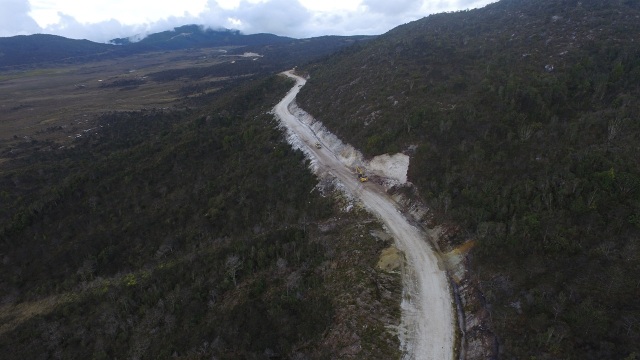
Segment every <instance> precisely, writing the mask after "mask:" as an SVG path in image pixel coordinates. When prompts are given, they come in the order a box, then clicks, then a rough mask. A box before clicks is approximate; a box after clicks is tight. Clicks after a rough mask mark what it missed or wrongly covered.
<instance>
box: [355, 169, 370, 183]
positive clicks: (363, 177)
mask: <svg viewBox="0 0 640 360" xmlns="http://www.w3.org/2000/svg"><path fill="white" fill-rule="evenodd" d="M356 173H357V174H358V180H360V182H367V181H369V178H368V177H367V175H366V174H365V173H364V169H363V168H361V167H360V166H356Z"/></svg>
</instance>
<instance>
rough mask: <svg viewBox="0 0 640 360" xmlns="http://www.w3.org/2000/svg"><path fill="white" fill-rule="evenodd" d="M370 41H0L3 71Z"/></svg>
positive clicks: (202, 37)
mask: <svg viewBox="0 0 640 360" xmlns="http://www.w3.org/2000/svg"><path fill="white" fill-rule="evenodd" d="M371 38H373V37H371V36H348V37H343V36H325V37H319V38H311V39H302V40H300V39H294V38H289V37H284V36H278V35H274V34H251V35H245V34H242V33H241V32H240V31H238V30H229V29H219V30H212V29H207V28H204V27H203V26H200V25H184V26H180V27H176V28H175V29H174V30H171V31H163V32H159V33H155V34H151V35H148V36H147V37H145V38H143V39H142V40H140V41H132V40H131V38H117V39H113V40H111V41H110V43H109V44H102V43H95V42H92V41H89V40H74V39H68V38H64V37H61V36H56V35H47V34H37V35H26V36H25V35H20V36H13V37H7V38H0V69H3V68H10V67H22V66H33V65H38V66H41V65H44V64H48V63H61V62H62V63H77V62H84V61H92V60H97V59H106V58H111V57H122V56H127V55H131V54H136V53H142V52H150V51H170V50H180V49H189V48H204V47H221V46H241V47H253V48H254V49H257V48H259V47H264V46H270V47H274V46H275V48H276V49H281V48H288V49H291V47H292V46H293V47H295V46H296V45H303V46H306V47H308V48H307V49H306V50H308V51H311V53H312V54H313V55H314V56H315V55H322V54H324V52H323V51H328V52H331V51H332V50H333V49H335V48H339V47H341V46H343V45H349V44H352V43H353V42H354V41H360V40H367V39H371ZM310 45H311V46H310ZM309 46H310V47H309ZM271 49H273V48H271ZM328 52H327V53H328Z"/></svg>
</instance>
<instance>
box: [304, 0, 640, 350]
mask: <svg viewBox="0 0 640 360" xmlns="http://www.w3.org/2000/svg"><path fill="white" fill-rule="evenodd" d="M638 19H640V5H639V4H638V3H637V2H632V1H620V2H610V1H550V0H548V1H529V0H523V1H507V0H504V1H500V2H498V3H495V4H492V5H489V6H486V7H485V8H482V9H478V10H472V11H463V12H456V13H448V14H438V15H432V16H429V17H427V18H424V19H422V20H419V21H415V22H412V23H409V24H406V25H403V26H400V27H398V28H396V29H394V30H392V31H390V32H388V33H387V34H384V35H382V36H380V37H378V38H376V39H374V40H372V41H371V42H369V43H367V44H361V45H357V46H353V47H350V48H346V49H344V50H343V51H341V52H340V53H339V54H337V55H335V56H331V57H329V58H327V59H325V60H323V61H322V62H318V63H315V64H312V65H309V66H307V67H305V70H306V71H308V72H309V74H310V79H309V81H308V83H307V86H305V87H304V88H303V89H301V92H300V94H299V96H298V102H299V104H300V106H301V107H302V108H303V109H305V110H306V111H308V112H309V113H311V114H312V115H313V116H314V117H316V118H317V119H318V120H320V121H322V122H323V123H324V124H325V125H326V126H327V127H328V128H329V129H330V130H331V131H333V132H334V133H336V134H337V135H338V136H339V137H341V138H343V139H345V140H346V141H347V142H349V143H351V144H353V145H354V146H356V147H357V148H360V149H362V150H363V151H364V152H365V154H366V155H367V156H369V157H373V156H375V155H380V154H383V153H395V152H398V151H406V152H407V153H408V154H410V155H411V164H410V169H409V181H411V182H413V183H414V184H416V185H417V188H418V190H419V194H420V196H421V197H422V199H423V200H424V201H425V202H426V203H427V204H429V205H430V207H431V209H432V210H433V213H434V215H435V217H434V221H435V222H436V223H442V222H454V223H456V224H457V225H459V226H460V229H461V230H460V231H459V232H458V234H457V235H456V236H453V237H452V238H451V241H452V245H456V244H459V243H461V242H463V241H465V240H467V239H476V240H477V246H476V248H475V249H474V250H473V251H472V252H471V253H470V255H469V260H470V264H471V268H472V269H473V272H474V274H475V275H474V277H475V280H476V281H477V283H478V284H479V286H480V288H481V289H482V290H483V291H484V294H485V297H486V300H487V309H488V310H489V311H490V312H491V318H492V326H493V327H494V331H495V332H496V333H497V335H498V337H499V342H500V352H501V354H502V355H503V356H505V357H506V358H528V357H532V356H535V357H537V358H545V359H546V358H571V359H573V358H575V359H601V358H625V357H628V356H632V355H633V354H634V353H636V354H638V353H640V348H639V346H638V344H640V305H638V304H639V303H638V302H637V298H638V296H639V295H640V283H638V281H637V279H635V276H634V274H637V273H638V271H639V270H640V158H639V157H638V154H639V153H640V145H639V144H640V121H639V119H638V114H639V113H640V100H638V99H640V86H639V85H640V61H638V59H639V58H640V42H639V40H640V22H639V21H638Z"/></svg>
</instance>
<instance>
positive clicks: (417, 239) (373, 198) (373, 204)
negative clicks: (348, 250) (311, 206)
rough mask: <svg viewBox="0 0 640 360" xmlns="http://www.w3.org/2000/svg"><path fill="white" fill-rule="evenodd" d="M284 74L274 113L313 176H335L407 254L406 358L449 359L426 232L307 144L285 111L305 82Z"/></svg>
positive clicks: (440, 290) (443, 298) (448, 307)
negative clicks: (287, 82) (287, 80)
mask: <svg viewBox="0 0 640 360" xmlns="http://www.w3.org/2000/svg"><path fill="white" fill-rule="evenodd" d="M283 74H284V75H286V76H288V77H291V78H293V79H294V80H295V81H296V84H295V85H294V86H293V88H292V89H291V90H290V91H289V93H288V94H287V95H286V96H285V98H284V99H283V100H282V101H280V102H279V103H278V104H277V105H276V106H275V107H274V110H273V112H274V114H275V115H276V116H277V117H278V118H279V119H280V122H281V123H282V124H283V125H284V126H285V127H286V128H287V130H288V131H289V132H290V134H292V135H295V136H296V137H297V138H298V140H300V141H299V145H300V146H303V147H304V148H303V149H301V150H303V152H304V153H305V154H306V155H307V156H308V157H309V158H311V159H312V160H314V161H315V162H316V165H317V169H318V170H317V173H318V176H327V175H329V176H332V177H334V178H335V179H336V180H337V181H339V182H340V183H341V184H342V185H343V189H345V191H347V192H349V193H350V195H352V196H354V197H356V198H358V199H359V200H360V201H361V202H362V203H363V205H364V206H365V207H366V208H367V209H368V210H369V211H370V212H371V213H373V214H375V215H376V216H377V217H379V218H380V220H381V221H382V222H383V223H384V224H385V226H386V228H387V230H388V231H389V232H390V233H391V234H392V235H393V237H394V238H395V242H396V246H397V247H398V248H399V249H400V250H401V251H403V252H404V254H405V256H406V260H407V264H408V269H406V270H405V271H404V274H403V277H404V284H405V289H404V296H403V301H402V310H403V311H402V323H403V328H404V329H403V330H404V331H406V333H403V332H402V331H401V332H400V336H401V340H402V346H403V351H405V356H406V357H407V358H411V359H438V360H440V359H453V357H454V342H455V330H454V313H453V305H452V300H451V291H450V288H449V283H448V281H447V276H446V274H445V272H444V271H443V270H441V269H439V267H438V261H437V258H436V255H435V253H434V252H433V250H432V249H431V248H430V246H429V244H428V243H427V242H426V241H425V238H426V235H425V234H424V233H423V232H422V231H421V230H419V229H418V228H416V227H415V226H413V225H412V224H411V223H410V222H409V221H408V220H407V219H406V218H405V217H404V215H403V214H402V213H401V212H400V211H398V209H397V208H396V205H395V202H394V201H393V200H392V199H391V198H390V197H389V196H388V195H387V194H386V192H385V191H384V189H383V188H382V187H381V186H379V185H377V184H373V183H367V184H366V185H365V186H362V184H361V183H360V182H359V181H358V179H357V177H356V176H354V174H353V173H352V171H351V169H349V168H348V167H346V166H345V165H344V164H342V163H341V162H340V161H339V160H338V157H337V156H335V154H333V153H332V152H330V150H329V149H327V148H325V147H321V148H317V147H315V146H312V144H315V139H316V135H315V134H314V133H313V131H312V130H311V129H310V128H309V127H308V126H306V125H305V124H303V123H302V122H300V121H299V120H298V119H297V118H296V117H295V116H294V115H293V114H292V113H291V112H290V111H289V105H290V104H291V103H292V102H293V101H294V100H295V98H296V95H297V94H298V91H299V90H300V88H301V87H302V86H303V85H304V84H305V83H306V80H305V79H303V78H302V77H300V76H297V75H295V74H293V72H292V71H287V72H284V73H283ZM303 144H306V145H303Z"/></svg>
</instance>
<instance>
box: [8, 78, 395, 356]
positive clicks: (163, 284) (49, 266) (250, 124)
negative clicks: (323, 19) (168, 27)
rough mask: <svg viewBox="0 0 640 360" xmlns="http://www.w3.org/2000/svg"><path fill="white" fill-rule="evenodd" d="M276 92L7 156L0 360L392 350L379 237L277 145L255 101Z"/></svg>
mask: <svg viewBox="0 0 640 360" xmlns="http://www.w3.org/2000/svg"><path fill="white" fill-rule="evenodd" d="M290 86H292V84H291V83H290V82H288V81H285V80H284V79H283V78H278V77H270V78H266V79H261V80H251V81H244V82H237V83H236V84H235V86H229V87H228V88H225V89H223V90H221V91H219V92H217V93H216V94H215V95H214V96H208V97H206V98H203V99H202V101H207V102H208V104H205V103H200V104H197V105H198V106H197V108H198V110H190V109H188V108H187V109H176V108H174V109H172V110H144V111H137V112H112V113H107V114H104V115H103V116H102V117H101V119H100V121H99V126H100V130H99V131H96V132H93V133H90V134H87V135H86V136H83V137H81V138H78V139H76V140H75V141H74V142H73V143H72V144H70V145H71V146H69V145H67V146H62V147H61V146H60V145H59V144H54V143H49V142H44V141H35V140H34V141H25V142H23V143H22V145H20V152H10V151H8V150H7V152H6V154H4V156H7V158H8V160H6V161H4V162H3V163H2V164H1V167H0V190H1V191H0V203H2V207H0V239H1V241H0V258H1V259H2V261H1V263H0V294H1V295H0V358H2V359H39V358H62V359H92V358H93V359H115V358H131V359H141V358H145V359H167V358H179V359H200V358H202V359H205V358H206V359H211V358H217V359H239V358H247V359H274V358H300V359H302V358H309V359H327V358H345V357H363V358H376V357H382V358H398V357H399V350H398V349H399V344H398V339H397V338H395V337H393V336H392V335H391V334H390V333H389V332H388V331H387V330H386V326H387V325H393V324H397V322H398V321H399V301H400V290H401V288H400V279H399V275H397V274H392V273H386V272H383V271H380V270H377V269H376V268H375V264H376V262H377V260H378V256H379V255H380V251H381V250H382V249H383V248H385V247H387V246H388V245H389V243H388V240H382V239H378V238H376V237H374V236H372V235H371V233H372V231H374V230H381V228H380V225H379V224H378V223H377V222H376V221H375V220H374V219H372V218H371V217H370V216H369V215H367V214H366V213H364V212H363V211H361V210H359V209H357V208H353V207H349V209H350V210H349V211H345V210H344V209H345V208H347V205H349V204H348V203H347V201H348V200H346V199H343V200H341V199H336V198H334V196H333V195H332V194H331V193H328V194H325V195H322V194H320V192H319V191H318V190H317V189H316V188H315V186H316V184H317V179H316V178H315V177H314V176H313V175H312V174H311V173H310V171H309V170H308V163H307V162H306V161H305V160H304V157H303V155H302V154H301V153H300V152H294V151H293V150H291V148H290V146H289V145H288V144H286V143H285V142H284V141H283V135H282V132H281V130H279V129H278V128H277V126H276V125H277V124H276V123H275V121H274V119H273V116H272V115H270V114H268V113H267V112H268V111H269V110H270V109H271V107H272V106H273V105H274V104H275V103H276V102H277V101H278V100H280V98H281V97H282V96H284V94H285V93H286V91H287V90H288V89H289V88H290ZM192 101H195V100H192ZM17 154H19V155H17ZM355 249H357V250H355ZM356 304H357V306H356Z"/></svg>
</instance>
